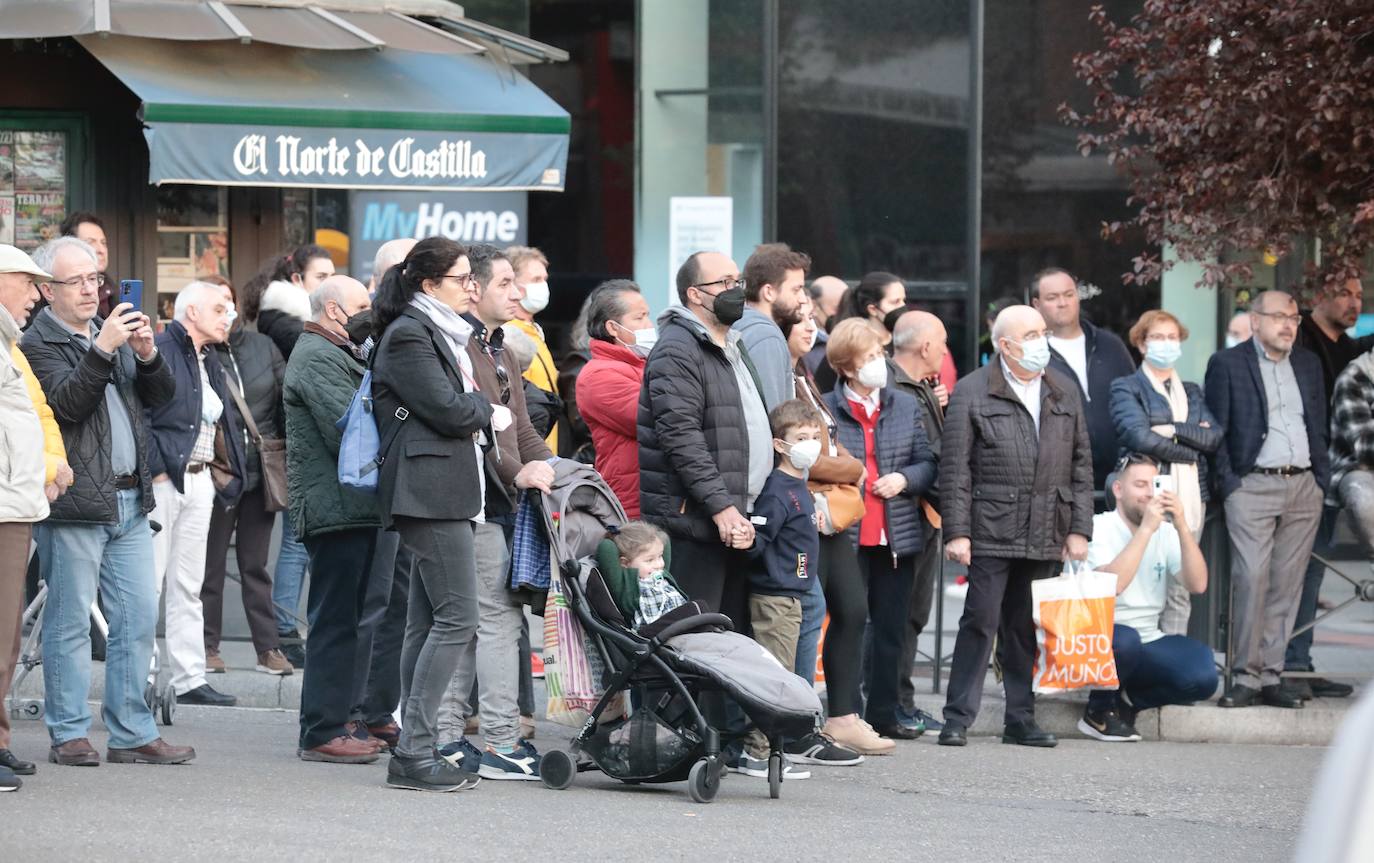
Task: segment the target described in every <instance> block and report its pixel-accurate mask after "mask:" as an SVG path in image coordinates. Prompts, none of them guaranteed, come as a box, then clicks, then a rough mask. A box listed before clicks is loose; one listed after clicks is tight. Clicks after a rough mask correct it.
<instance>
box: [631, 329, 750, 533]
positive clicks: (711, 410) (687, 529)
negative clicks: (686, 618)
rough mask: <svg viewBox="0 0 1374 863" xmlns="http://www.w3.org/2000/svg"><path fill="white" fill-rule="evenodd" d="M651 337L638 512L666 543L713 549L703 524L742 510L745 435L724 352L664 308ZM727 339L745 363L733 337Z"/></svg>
mask: <svg viewBox="0 0 1374 863" xmlns="http://www.w3.org/2000/svg"><path fill="white" fill-rule="evenodd" d="M658 332H659V337H658V343H657V344H656V345H654V350H653V353H651V354H649V360H648V362H647V363H645V365H644V383H643V385H642V386H641V388H640V390H639V419H638V423H637V425H638V426H639V503H640V512H641V514H642V515H643V518H644V520H645V521H648V522H650V523H652V524H656V525H658V526H659V527H662V528H663V529H664V530H666V531H668V532H669V533H670V534H672V535H674V536H681V537H684V538H687V539H695V540H699V541H701V542H716V541H719V539H720V532H719V531H717V530H716V526H715V524H714V523H713V522H712V521H711V517H712V516H713V515H715V514H716V513H718V512H721V511H723V510H725V509H728V508H729V507H731V506H733V507H735V508H736V509H738V510H739V511H740V513H741V514H743V513H745V512H747V510H748V507H747V500H748V497H749V432H748V430H747V429H746V428H745V424H744V408H743V406H742V404H741V402H740V393H739V383H738V381H737V380H736V379H735V370H734V368H733V367H732V366H731V365H730V360H729V359H728V358H727V357H726V355H725V351H724V350H723V349H722V348H721V347H720V346H719V345H717V344H716V343H715V342H713V341H711V337H710V336H709V335H708V334H707V332H706V329H705V327H704V326H702V325H701V323H699V322H698V321H697V319H696V318H695V317H693V316H692V314H691V313H690V312H687V311H685V310H683V309H680V308H672V309H669V310H668V311H667V312H665V313H664V314H663V315H662V316H660V317H659V319H658ZM728 338H729V339H730V340H731V341H732V342H734V343H735V344H736V345H738V346H739V349H740V352H741V354H742V355H743V356H744V357H745V363H746V364H748V355H747V354H745V353H744V347H743V345H739V336H738V334H736V333H733V332H732V333H730V334H729V336H728ZM750 373H751V374H754V372H753V369H752V367H751V368H750ZM754 377H755V379H756V380H757V378H758V375H757V374H754Z"/></svg>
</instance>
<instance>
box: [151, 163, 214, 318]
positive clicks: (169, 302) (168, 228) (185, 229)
mask: <svg viewBox="0 0 1374 863" xmlns="http://www.w3.org/2000/svg"><path fill="white" fill-rule="evenodd" d="M228 225H229V191H228V189H225V188H222V187H217V186H182V185H170V184H169V185H165V186H160V187H159V188H158V190H157V313H158V318H159V322H160V323H165V322H166V321H169V320H171V319H172V309H173V306H174V305H175V304H176V295H177V292H178V291H180V290H181V289H182V288H183V287H185V286H186V284H187V282H190V281H193V280H195V279H199V278H203V277H205V276H210V275H219V276H223V277H225V278H228V277H229V228H228Z"/></svg>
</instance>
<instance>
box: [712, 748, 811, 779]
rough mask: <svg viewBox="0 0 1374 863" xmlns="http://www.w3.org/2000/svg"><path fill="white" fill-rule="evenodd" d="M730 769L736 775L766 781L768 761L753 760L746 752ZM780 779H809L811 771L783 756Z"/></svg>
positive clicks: (765, 759) (764, 759)
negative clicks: (740, 774)
mask: <svg viewBox="0 0 1374 863" xmlns="http://www.w3.org/2000/svg"><path fill="white" fill-rule="evenodd" d="M730 769H731V770H733V771H734V772H736V773H743V774H744V775H745V776H753V777H754V778H756V779H767V778H768V759H767V758H755V757H754V756H752V755H750V754H749V753H748V752H744V753H741V754H740V757H739V761H736V762H735V763H734V764H733V765H731V766H730ZM782 778H783V780H784V781H785V780H788V779H810V778H811V771H810V770H807V769H806V768H805V767H802V766H800V765H798V764H794V763H792V762H791V761H789V760H788V759H787V758H786V756H784V757H783V761H782Z"/></svg>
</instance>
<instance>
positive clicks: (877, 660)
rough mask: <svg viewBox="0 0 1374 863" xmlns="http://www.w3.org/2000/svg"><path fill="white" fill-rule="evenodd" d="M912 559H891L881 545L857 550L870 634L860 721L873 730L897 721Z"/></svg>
mask: <svg viewBox="0 0 1374 863" xmlns="http://www.w3.org/2000/svg"><path fill="white" fill-rule="evenodd" d="M915 560H916V559H915V558H913V557H898V558H896V559H895V560H894V559H893V556H892V551H891V549H890V548H888V547H887V546H885V545H880V546H861V547H860V548H859V567H860V569H862V570H863V572H864V574H865V575H866V576H867V577H868V620H869V623H870V625H871V627H872V633H873V651H872V655H871V661H870V662H869V663H868V667H867V668H866V669H865V672H864V684H865V685H864V689H865V690H866V691H867V693H868V702H867V704H865V705H864V720H865V721H867V722H868V724H869V725H872V726H874V727H876V728H883V727H885V726H890V725H892V724H893V723H894V722H896V721H897V675H898V674H900V673H901V667H902V643H903V641H904V640H905V632H906V619H907V606H908V605H909V604H910V602H911V582H912V580H913V579H914V577H915Z"/></svg>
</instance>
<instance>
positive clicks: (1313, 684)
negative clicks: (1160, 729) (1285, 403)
mask: <svg viewBox="0 0 1374 863" xmlns="http://www.w3.org/2000/svg"><path fill="white" fill-rule="evenodd" d="M1305 682H1306V683H1308V684H1310V688H1311V691H1312V695H1314V696H1315V697H1317V698H1349V697H1350V696H1351V694H1352V693H1354V691H1355V687H1353V686H1351V685H1350V684H1349V683H1337V682H1336V681H1334V680H1327V679H1326V678H1325V677H1311V678H1308V679H1307V680H1306V681H1305ZM16 772H17V771H16Z"/></svg>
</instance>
